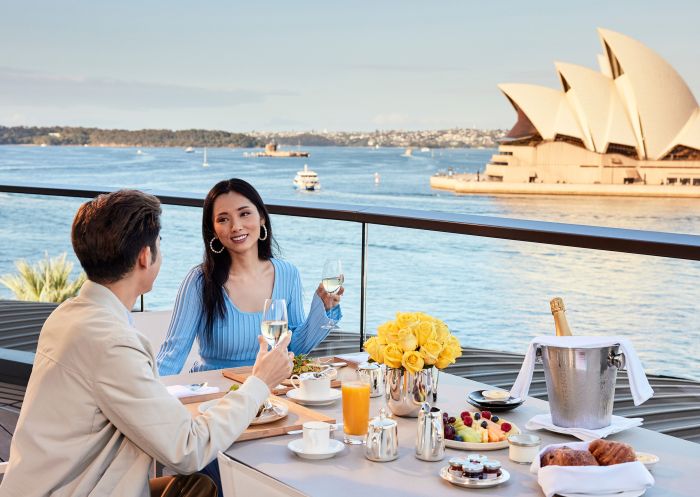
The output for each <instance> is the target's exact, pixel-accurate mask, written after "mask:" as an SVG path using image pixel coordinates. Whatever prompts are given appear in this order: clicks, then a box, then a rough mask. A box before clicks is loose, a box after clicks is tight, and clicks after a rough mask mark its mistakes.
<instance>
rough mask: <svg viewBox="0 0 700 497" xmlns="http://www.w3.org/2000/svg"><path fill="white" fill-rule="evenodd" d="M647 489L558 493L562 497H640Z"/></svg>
mask: <svg viewBox="0 0 700 497" xmlns="http://www.w3.org/2000/svg"><path fill="white" fill-rule="evenodd" d="M646 491H647V489H646V488H643V489H640V490H627V491H623V492H617V493H614V494H557V495H561V496H562V497H639V496H640V495H644V492H646Z"/></svg>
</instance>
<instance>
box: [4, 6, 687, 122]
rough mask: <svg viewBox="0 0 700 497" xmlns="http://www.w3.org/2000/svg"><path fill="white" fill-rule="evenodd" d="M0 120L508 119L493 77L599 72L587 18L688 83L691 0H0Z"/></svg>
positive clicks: (521, 79)
mask: <svg viewBox="0 0 700 497" xmlns="http://www.w3.org/2000/svg"><path fill="white" fill-rule="evenodd" d="M1 11H2V15H1V16H0V47H2V48H1V49H0V125H4V126H20V125H27V126H44V125H70V126H94V127H100V128H121V129H142V128H167V129H190V128H202V129H221V130H227V131H241V132H245V131H253V130H257V131H285V130H296V131H312V130H313V131H323V130H328V131H343V130H346V131H350V130H356V131H371V130H375V129H406V130H415V129H446V128H453V127H461V128H470V127H477V128H482V129H493V128H510V127H511V126H512V125H513V124H514V122H515V112H514V111H513V109H512V107H511V105H510V104H509V103H508V101H507V100H506V99H505V98H504V97H503V95H502V94H501V93H500V91H499V90H498V88H497V86H496V85H497V84H499V83H507V82H509V83H532V84H541V85H545V86H550V87H557V88H558V87H559V83H558V81H557V79H556V73H555V71H554V62H555V61H565V62H570V63H575V64H579V65H583V66H587V67H592V68H595V69H597V62H596V55H597V54H598V53H600V52H601V46H600V41H599V38H598V34H597V32H596V28H597V27H604V28H607V29H611V30H614V31H618V32H621V33H623V34H626V35H628V36H631V37H632V38H636V39H638V40H639V41H641V42H642V43H644V44H645V45H647V46H649V47H650V48H652V49H653V50H655V51H656V52H658V53H659V54H660V55H661V56H662V57H664V58H665V59H666V60H667V61H668V62H669V63H670V64H671V65H672V66H673V67H674V68H675V69H676V70H677V71H678V72H679V73H680V75H681V76H682V77H683V78H684V79H685V81H686V83H687V84H688V86H689V87H690V89H691V91H693V93H694V94H695V95H696V98H697V97H699V96H700V64H698V53H699V52H698V47H699V45H700V43H699V42H700V30H699V29H698V28H697V19H698V18H699V17H700V2H697V1H674V0H666V1H664V2H659V1H653V2H652V1H646V2H645V1H641V0H638V1H614V2H605V1H598V0H591V1H584V2H580V1H575V2H562V1H556V2H554V1H537V0H534V1H531V2H521V1H519V2H516V1H508V0H502V1H494V2H488V1H483V0H482V1H467V0H462V1H439V0H435V1H433V2H425V1H422V2H416V1H410V0H405V1H400V2H399V1H379V0H374V1H372V2H369V1H353V2H337V1H335V2H334V1H328V0H326V1H303V0H299V1H296V2H290V1H286V2H284V1H279V2H273V1H257V2H240V1H238V2H237V1H233V0H200V1H196V2H195V1H192V0H187V1H184V0H168V1H162V0H140V1H133V0H120V1H113V0H110V1H106V0H105V1H94V0H92V1H73V0H63V1H61V2H56V1H55V0H50V1H48V0H42V1H35V0H22V1H14V2H11V1H10V0H3V5H2V9H1Z"/></svg>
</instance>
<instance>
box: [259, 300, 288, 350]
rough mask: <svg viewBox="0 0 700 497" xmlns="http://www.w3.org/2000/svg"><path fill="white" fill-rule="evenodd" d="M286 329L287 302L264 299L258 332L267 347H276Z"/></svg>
mask: <svg viewBox="0 0 700 497" xmlns="http://www.w3.org/2000/svg"><path fill="white" fill-rule="evenodd" d="M287 329H288V325H287V302H286V301H285V300H284V299H265V304H264V306H263V313H262V321H261V323H260V332H261V334H262V336H263V338H265V341H266V342H267V343H268V345H269V346H270V347H274V346H275V345H277V342H279V341H280V338H281V337H282V335H284V333H286V332H287Z"/></svg>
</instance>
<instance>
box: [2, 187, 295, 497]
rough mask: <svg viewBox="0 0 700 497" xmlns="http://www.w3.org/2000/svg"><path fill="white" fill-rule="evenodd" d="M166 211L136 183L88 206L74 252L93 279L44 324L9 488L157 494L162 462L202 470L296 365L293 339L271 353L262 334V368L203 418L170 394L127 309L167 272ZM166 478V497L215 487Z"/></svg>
mask: <svg viewBox="0 0 700 497" xmlns="http://www.w3.org/2000/svg"><path fill="white" fill-rule="evenodd" d="M160 212H161V210H160V203H159V201H158V199H156V198H155V197H153V196H151V195H147V194H145V193H142V192H139V191H134V190H121V191H118V192H115V193H111V194H107V195H100V196H98V197H97V198H95V199H94V200H91V201H89V202H86V203H85V204H83V205H82V206H81V207H80V209H79V210H78V213H77V214H76V217H75V220H74V221H73V229H72V241H73V249H74V250H75V253H76V255H77V257H78V259H79V260H80V263H81V265H82V266H83V269H84V270H85V272H86V273H87V276H88V281H86V282H85V284H84V285H83V287H82V288H81V290H80V293H79V295H78V296H77V297H76V298H74V299H71V300H69V301H67V302H65V303H63V304H62V305H61V306H59V307H58V308H57V309H56V310H55V311H54V312H53V313H52V314H51V316H49V318H48V319H47V321H46V323H45V324H44V327H43V328H42V330H41V335H40V337H39V343H38V346H37V351H36V356H35V360H34V367H33V370H32V374H31V377H30V379H29V384H28V386H27V392H26V395H25V397H24V403H23V406H22V411H21V413H20V416H19V420H18V423H17V428H16V430H15V434H14V437H13V440H12V446H11V448H10V464H9V467H8V469H7V472H6V475H5V478H4V480H3V481H2V484H1V485H0V496H2V497H35V496H36V497H39V496H60V497H64V496H70V497H79V496H90V497H98V496H118V497H148V496H149V494H150V492H151V491H150V490H149V481H148V473H149V469H150V468H151V467H152V463H153V460H154V459H156V460H158V461H160V462H161V463H163V464H165V465H166V466H167V467H169V468H172V469H174V470H175V471H177V472H178V473H182V474H191V473H194V472H196V471H198V470H200V469H202V468H203V467H204V466H205V465H207V464H208V463H210V462H211V461H212V460H214V459H215V458H216V454H217V452H218V451H220V450H225V449H226V448H228V447H229V446H230V445H231V444H232V443H233V442H234V440H236V438H238V436H239V435H240V434H241V433H242V432H243V430H245V428H246V427H247V426H248V424H249V423H250V421H251V420H252V419H253V418H254V417H255V415H256V413H257V411H258V409H259V407H260V406H261V405H262V403H263V402H264V401H265V399H266V398H267V397H268V395H269V393H270V388H272V387H273V386H274V385H277V384H278V383H279V382H280V381H282V380H283V379H284V378H286V377H287V376H288V375H289V374H290V373H291V368H292V361H291V355H290V354H289V353H288V352H287V345H288V343H289V337H285V339H284V340H283V341H281V342H280V344H279V345H278V346H277V347H276V348H273V349H271V350H270V351H268V350H267V346H266V345H265V343H264V341H262V339H261V342H260V351H259V353H258V356H257V360H256V362H255V365H254V366H253V372H252V376H251V377H250V378H249V379H248V380H247V381H246V382H245V383H244V384H243V385H242V386H241V388H240V389H238V391H236V392H230V393H228V394H226V395H225V396H224V397H223V398H222V399H221V401H220V402H219V403H218V404H217V405H216V406H214V407H212V408H211V409H209V410H207V412H206V414H203V415H201V416H197V417H196V418H193V417H192V416H191V415H190V413H189V411H188V410H187V409H186V408H185V407H184V406H183V405H182V404H181V403H180V402H179V401H178V400H177V399H176V398H174V397H172V396H171V395H170V394H168V391H167V390H166V388H165V387H164V386H163V385H162V384H161V383H160V382H159V381H158V373H157V367H156V360H155V357H154V354H153V350H152V348H151V344H150V343H149V342H148V339H147V338H146V337H145V336H144V335H142V334H141V333H140V332H139V331H138V330H136V329H134V328H133V327H132V326H131V321H130V314H129V309H131V308H132V307H133V305H134V303H135V301H136V299H137V298H138V296H139V295H140V294H143V293H146V292H148V291H150V290H151V288H152V286H153V282H154V281H155V279H156V276H157V275H158V270H159V269H160V264H161V253H160V236H159V233H160ZM159 483H161V484H160V486H159V489H158V490H157V491H158V492H160V491H161V490H162V489H163V485H162V480H161V482H159ZM166 483H168V488H167V489H166V490H165V491H164V493H163V495H168V497H170V496H173V495H183V496H184V495H187V496H205V495H207V496H208V495H212V496H213V495H215V493H216V491H215V489H214V487H213V484H212V483H211V480H209V479H208V478H207V477H205V476H203V475H198V476H196V477H176V478H175V479H174V480H173V481H170V482H166ZM152 488H153V489H155V488H156V486H153V487H152ZM154 495H161V494H160V493H154Z"/></svg>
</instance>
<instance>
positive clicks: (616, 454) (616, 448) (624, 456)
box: [588, 439, 637, 466]
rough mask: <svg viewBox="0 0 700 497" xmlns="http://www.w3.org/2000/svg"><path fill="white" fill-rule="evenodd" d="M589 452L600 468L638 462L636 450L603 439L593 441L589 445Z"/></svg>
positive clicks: (620, 443)
mask: <svg viewBox="0 0 700 497" xmlns="http://www.w3.org/2000/svg"><path fill="white" fill-rule="evenodd" d="M588 450H589V451H590V453H591V454H593V457H595V459H596V461H598V464H599V465H600V466H610V465H612V464H620V463H623V462H634V461H636V460H637V455H636V454H635V453H634V449H633V448H632V447H631V446H629V445H627V444H626V443H622V442H607V441H605V440H602V439H598V440H593V441H592V442H591V443H590V444H589V445H588Z"/></svg>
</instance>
